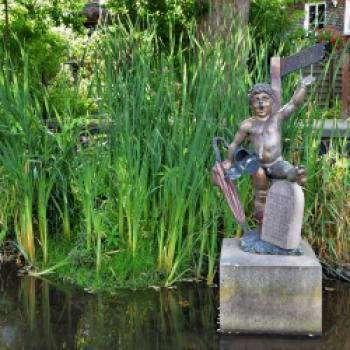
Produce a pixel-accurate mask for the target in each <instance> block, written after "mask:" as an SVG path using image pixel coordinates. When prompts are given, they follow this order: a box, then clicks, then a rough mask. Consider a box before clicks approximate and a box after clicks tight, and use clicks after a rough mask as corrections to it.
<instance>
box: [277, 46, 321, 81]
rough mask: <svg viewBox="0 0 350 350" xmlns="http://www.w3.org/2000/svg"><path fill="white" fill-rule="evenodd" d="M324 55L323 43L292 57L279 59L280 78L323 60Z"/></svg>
mask: <svg viewBox="0 0 350 350" xmlns="http://www.w3.org/2000/svg"><path fill="white" fill-rule="evenodd" d="M324 55H325V43H320V44H317V45H314V46H312V47H309V48H307V49H305V50H302V51H300V52H298V53H297V54H295V55H293V56H289V57H284V58H281V73H280V74H281V77H283V76H285V75H287V74H288V73H290V72H293V71H295V70H297V69H301V68H305V67H307V66H310V65H311V64H314V63H317V62H319V61H321V60H323V58H324Z"/></svg>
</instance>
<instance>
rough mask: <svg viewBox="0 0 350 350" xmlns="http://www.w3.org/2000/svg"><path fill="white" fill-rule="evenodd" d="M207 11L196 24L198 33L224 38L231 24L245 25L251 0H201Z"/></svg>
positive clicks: (230, 29)
mask: <svg viewBox="0 0 350 350" xmlns="http://www.w3.org/2000/svg"><path fill="white" fill-rule="evenodd" d="M202 1H204V2H206V3H207V4H208V7H209V11H208V13H207V14H206V15H205V16H204V17H203V18H202V19H201V21H200V22H199V24H198V34H199V35H201V34H203V35H208V36H209V37H211V38H218V37H221V38H225V37H227V35H229V34H230V33H231V32H232V29H233V26H237V27H238V26H241V27H242V26H243V27H245V26H247V24H248V19H249V10H250V3H251V0H202Z"/></svg>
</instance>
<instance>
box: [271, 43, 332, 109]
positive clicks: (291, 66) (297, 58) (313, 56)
mask: <svg viewBox="0 0 350 350" xmlns="http://www.w3.org/2000/svg"><path fill="white" fill-rule="evenodd" d="M325 46H326V42H324V43H320V44H316V45H314V46H312V47H309V48H307V49H304V50H302V51H300V52H298V53H297V54H295V55H293V56H288V57H272V58H271V64H270V75H271V87H272V90H273V92H274V94H275V103H274V107H273V109H274V111H276V110H278V109H279V108H280V107H281V84H282V82H281V78H282V77H283V76H285V75H287V74H288V73H291V72H293V71H296V70H298V69H301V68H305V67H307V66H309V65H311V64H314V63H317V62H319V61H321V60H322V59H323V58H324V56H325Z"/></svg>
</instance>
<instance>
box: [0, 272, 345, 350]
mask: <svg viewBox="0 0 350 350" xmlns="http://www.w3.org/2000/svg"><path fill="white" fill-rule="evenodd" d="M325 285H326V287H325V289H324V293H323V296H324V298H323V300H324V308H323V314H324V320H323V327H324V332H323V333H324V335H323V336H322V337H321V338H318V339H313V338H308V337H304V338H302V337H300V338H295V337H294V338H293V337H288V338H277V337H268V336H265V337H262V336H256V337H253V336H224V335H220V334H219V333H218V332H217V328H218V326H217V323H216V322H217V311H218V309H217V308H218V301H219V299H218V288H210V287H206V286H204V285H198V284H193V283H182V284H180V285H178V286H177V287H176V288H173V289H165V288H161V289H159V290H156V289H152V288H148V289H145V290H140V291H130V290H120V291H118V292H117V293H116V295H114V296H108V295H91V294H88V293H84V292H82V291H80V290H77V289H75V288H73V287H72V286H70V285H63V284H59V283H53V282H52V281H49V280H45V279H36V278H33V277H28V276H24V277H18V276H17V275H16V271H15V270H14V269H9V268H6V269H4V268H3V269H2V270H1V271H0V349H1V350H3V349H35V350H40V349H45V350H51V349H122V350H124V349H128V350H129V349H131V350H133V349H142V350H143V349H145V350H148V349H152V350H153V349H162V350H163V349H164V350H168V349H169V350H182V349H183V350H192V349H201V350H205V349H208V350H215V349H220V350H243V349H244V350H274V349H278V350H281V349H283V350H288V349H293V350H295V349H300V350H301V349H307V350H308V349H312V350H314V349H315V350H316V349H317V350H319V349H324V350H332V349H335V350H343V349H344V350H349V349H350V285H349V284H345V283H341V282H332V283H326V284H325Z"/></svg>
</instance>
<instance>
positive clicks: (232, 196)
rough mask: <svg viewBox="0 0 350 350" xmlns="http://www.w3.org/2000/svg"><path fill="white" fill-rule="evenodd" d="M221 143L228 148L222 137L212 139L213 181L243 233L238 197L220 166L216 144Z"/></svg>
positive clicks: (234, 187)
mask: <svg viewBox="0 0 350 350" xmlns="http://www.w3.org/2000/svg"><path fill="white" fill-rule="evenodd" d="M219 141H221V142H222V143H223V144H224V147H225V148H228V144H227V142H226V140H225V139H224V138H223V137H214V138H213V142H212V145H213V149H214V153H215V165H214V179H215V182H216V183H217V184H218V185H219V187H220V188H221V190H222V192H223V193H224V196H225V199H226V202H227V204H228V206H229V208H230V209H231V211H232V214H233V216H234V217H235V219H236V220H237V222H238V223H239V224H240V225H241V226H242V228H243V231H245V229H246V225H245V215H244V211H243V207H242V204H241V201H240V199H239V195H238V192H237V189H236V186H235V184H234V183H233V181H232V180H231V179H230V178H229V177H227V176H225V170H224V168H223V166H222V161H221V155H220V151H219V148H218V142H219Z"/></svg>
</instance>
